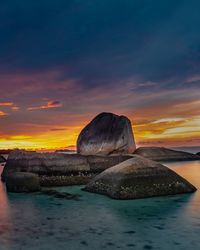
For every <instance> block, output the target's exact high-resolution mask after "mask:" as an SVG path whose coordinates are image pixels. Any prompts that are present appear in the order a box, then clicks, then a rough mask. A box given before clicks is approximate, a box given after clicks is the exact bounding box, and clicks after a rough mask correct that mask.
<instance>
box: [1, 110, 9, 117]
mask: <svg viewBox="0 0 200 250" xmlns="http://www.w3.org/2000/svg"><path fill="white" fill-rule="evenodd" d="M6 115H8V113H6V112H3V111H0V116H6Z"/></svg>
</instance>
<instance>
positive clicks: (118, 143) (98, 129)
mask: <svg viewBox="0 0 200 250" xmlns="http://www.w3.org/2000/svg"><path fill="white" fill-rule="evenodd" d="M135 149H136V147H135V141H134V136H133V131H132V127H131V122H130V120H129V119H128V118H127V117H125V116H118V115H115V114H112V113H101V114H99V115H97V116H96V117H95V118H94V119H93V120H92V121H91V122H90V123H89V124H88V125H87V126H86V127H85V128H84V129H83V130H82V131H81V133H80V135H79V137H78V140H77V151H78V153H80V154H82V155H109V154H129V153H133V152H134V151H135Z"/></svg>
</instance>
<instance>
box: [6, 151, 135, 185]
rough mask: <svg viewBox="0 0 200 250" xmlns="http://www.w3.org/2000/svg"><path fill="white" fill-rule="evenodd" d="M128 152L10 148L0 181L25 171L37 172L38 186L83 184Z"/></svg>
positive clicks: (124, 158) (123, 159)
mask: <svg viewBox="0 0 200 250" xmlns="http://www.w3.org/2000/svg"><path fill="white" fill-rule="evenodd" d="M130 157H131V156H129V155H123V156H121V155H116V156H94V155H93V156H83V155H80V154H61V153H35V152H27V151H19V150H16V151H13V152H12V153H10V155H9V157H8V160H7V162H6V165H5V167H4V170H3V173H2V180H3V181H6V178H7V176H9V174H10V173H13V172H29V173H36V174H38V175H39V178H40V182H41V185H43V186H60V185H81V184H86V183H88V181H89V180H90V179H91V178H92V177H93V176H94V175H96V174H97V173H100V172H102V171H103V170H105V169H107V168H109V167H112V166H114V165H116V164H118V163H120V162H122V161H125V160H127V159H129V158H130Z"/></svg>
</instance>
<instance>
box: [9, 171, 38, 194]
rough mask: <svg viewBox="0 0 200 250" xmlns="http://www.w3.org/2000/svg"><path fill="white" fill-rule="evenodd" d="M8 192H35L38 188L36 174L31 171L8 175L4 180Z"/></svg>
mask: <svg viewBox="0 0 200 250" xmlns="http://www.w3.org/2000/svg"><path fill="white" fill-rule="evenodd" d="M6 189H7V191H8V192H14V193H22V192H37V191H39V190H40V182H39V178H38V175H36V174H33V173H23V172H20V173H19V172H15V173H12V174H10V175H9V176H8V178H7V180H6Z"/></svg>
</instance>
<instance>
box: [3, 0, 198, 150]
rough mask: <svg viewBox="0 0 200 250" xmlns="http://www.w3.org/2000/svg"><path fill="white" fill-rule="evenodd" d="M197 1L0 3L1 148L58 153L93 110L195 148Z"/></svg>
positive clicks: (147, 141) (156, 138)
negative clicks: (113, 115)
mask: <svg viewBox="0 0 200 250" xmlns="http://www.w3.org/2000/svg"><path fill="white" fill-rule="evenodd" d="M199 11H200V1H199V0H190V1H188V0H185V1H184V0H176V1H174V0H162V1H161V0H40V1H36V0H20V1H19V0H1V1H0V32H1V38H0V93H1V94H0V148H15V147H19V148H33V149H34V148H48V149H50V148H64V147H68V146H73V145H75V144H76V139H77V136H78V134H79V132H80V130H81V129H82V128H83V126H84V125H86V124H87V123H88V122H89V121H90V120H91V119H92V118H93V117H94V116H96V115H97V114H98V113H100V112H103V111H106V112H114V113H116V114H123V115H127V116H128V117H129V118H130V119H131V121H132V124H133V129H134V133H135V139H136V143H137V145H138V146H142V145H143V146H149V145H156V146H192V145H194V146H195V145H200V109H199V107H200V14H199Z"/></svg>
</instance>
